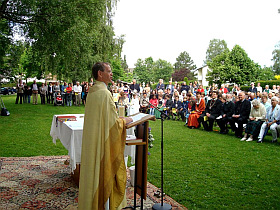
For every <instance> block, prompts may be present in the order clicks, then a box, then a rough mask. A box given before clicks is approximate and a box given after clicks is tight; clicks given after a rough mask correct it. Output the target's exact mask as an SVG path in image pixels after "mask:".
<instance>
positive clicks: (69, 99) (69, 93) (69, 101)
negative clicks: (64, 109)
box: [66, 83, 72, 106]
mask: <svg viewBox="0 0 280 210" xmlns="http://www.w3.org/2000/svg"><path fill="white" fill-rule="evenodd" d="M66 104H67V106H72V84H71V83H68V86H67V87H66Z"/></svg>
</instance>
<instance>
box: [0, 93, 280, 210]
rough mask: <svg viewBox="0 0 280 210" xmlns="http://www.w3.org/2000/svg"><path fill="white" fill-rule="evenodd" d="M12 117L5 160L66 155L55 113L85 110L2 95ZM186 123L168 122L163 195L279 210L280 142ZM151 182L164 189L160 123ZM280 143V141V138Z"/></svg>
mask: <svg viewBox="0 0 280 210" xmlns="http://www.w3.org/2000/svg"><path fill="white" fill-rule="evenodd" d="M2 99H3V100H4V103H5V105H6V107H7V109H8V110H9V111H10V113H11V116H9V117H3V116H0V131H1V134H0V142H1V146H0V156H1V157H21V156H38V155H45V156H49V155H67V151H66V149H64V147H63V146H62V144H61V143H60V142H59V141H57V144H56V145H54V144H53V143H52V138H51V137H50V134H49V133H50V128H51V122H52V116H53V115H54V114H69V113H70V114H71V113H73V114H74V113H75V114H80V113H84V107H83V106H81V107H62V106H60V107H54V106H52V105H40V104H39V105H31V104H18V105H16V104H14V102H15V96H2ZM183 124H184V123H183V122H181V121H180V122H178V121H165V122H164V181H165V182H164V191H165V193H166V194H168V195H169V196H171V197H172V198H173V199H175V200H176V201H178V202H179V203H181V204H183V205H184V206H186V207H188V208H189V209H279V208H280V200H279V197H280V181H279V180H280V179H279V177H280V152H279V149H280V147H279V143H277V144H271V143H270V141H271V136H270V135H268V136H266V138H265V142H264V143H262V144H257V143H256V142H255V141H253V142H240V141H239V139H237V138H235V137H234V136H233V133H231V132H230V133H229V134H228V135H221V134H219V133H218V132H205V131H203V130H202V129H201V128H200V129H198V130H196V129H188V128H186V127H184V126H183ZM150 127H151V128H152V133H153V135H154V137H155V139H156V140H155V142H154V147H153V148H152V149H150V150H149V151H150V153H151V155H150V156H149V164H148V181H149V182H151V183H153V184H154V185H156V186H157V187H160V183H161V182H160V121H159V120H157V121H156V122H150ZM279 141H280V140H279Z"/></svg>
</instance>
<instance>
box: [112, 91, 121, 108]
mask: <svg viewBox="0 0 280 210" xmlns="http://www.w3.org/2000/svg"><path fill="white" fill-rule="evenodd" d="M119 97H120V94H119V93H118V89H116V88H115V89H114V93H113V100H114V102H115V105H116V108H118V101H119Z"/></svg>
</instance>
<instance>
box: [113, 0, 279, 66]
mask: <svg viewBox="0 0 280 210" xmlns="http://www.w3.org/2000/svg"><path fill="white" fill-rule="evenodd" d="M279 8H280V1H279V0H267V1H265V0H234V1H233V0H212V1H210V0H172V1H171V0H120V1H119V2H118V4H117V9H116V11H115V17H114V19H113V25H114V28H115V33H116V35H117V36H119V35H121V34H124V35H125V40H126V42H125V44H124V46H123V55H126V59H127V63H128V66H129V67H130V68H133V67H134V64H135V63H136V62H137V59H138V58H141V59H145V58H147V57H150V56H151V57H152V58H153V59H154V60H157V59H159V58H160V59H163V60H166V61H168V62H170V63H171V64H174V63H175V62H176V58H177V57H178V56H179V54H180V53H181V52H183V51H187V52H188V53H189V54H190V56H191V58H192V59H193V61H194V63H195V64H196V65H197V67H200V66H202V65H203V60H205V56H206V50H207V48H208V46H209V41H210V40H211V39H223V40H225V41H226V43H227V45H228V47H229V49H230V50H231V49H232V48H233V46H234V45H236V44H238V45H240V46H241V47H242V48H243V49H244V50H245V51H246V52H247V54H248V56H249V57H250V58H251V59H252V60H254V61H255V62H256V63H259V64H260V65H262V66H264V65H266V66H271V65H272V64H273V63H272V61H271V59H272V51H273V50H274V49H275V45H276V44H277V43H278V42H279V41H280V14H279V13H278V9H279Z"/></svg>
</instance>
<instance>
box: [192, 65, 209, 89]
mask: <svg viewBox="0 0 280 210" xmlns="http://www.w3.org/2000/svg"><path fill="white" fill-rule="evenodd" d="M194 71H195V72H196V73H197V82H198V84H200V85H202V86H203V87H207V86H208V85H209V82H208V81H207V80H206V75H207V73H208V72H209V71H211V70H210V69H209V67H208V66H207V65H205V66H202V67H200V68H197V69H195V70H194Z"/></svg>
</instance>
